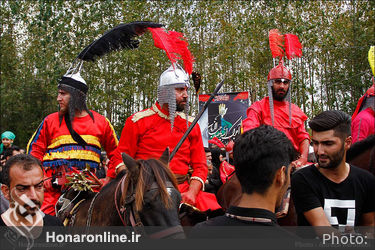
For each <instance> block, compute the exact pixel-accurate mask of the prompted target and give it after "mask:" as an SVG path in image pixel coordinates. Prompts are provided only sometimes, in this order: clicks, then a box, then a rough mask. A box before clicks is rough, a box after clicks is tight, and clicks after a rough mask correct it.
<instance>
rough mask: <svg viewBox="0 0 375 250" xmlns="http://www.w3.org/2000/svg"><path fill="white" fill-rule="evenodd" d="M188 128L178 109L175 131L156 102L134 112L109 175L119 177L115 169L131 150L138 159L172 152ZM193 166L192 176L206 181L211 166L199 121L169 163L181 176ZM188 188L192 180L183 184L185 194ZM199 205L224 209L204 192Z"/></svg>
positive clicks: (111, 162) (205, 207)
mask: <svg viewBox="0 0 375 250" xmlns="http://www.w3.org/2000/svg"><path fill="white" fill-rule="evenodd" d="M190 124H191V122H190V121H189V125H190ZM186 130H187V124H186V118H185V115H184V114H183V113H180V112H177V113H176V116H175V119H174V126H173V131H171V122H170V120H169V117H168V112H167V111H165V110H163V109H162V108H161V107H160V105H159V104H158V103H155V104H154V105H153V106H152V107H151V108H149V109H146V110H143V111H140V112H138V113H135V114H133V115H132V116H131V117H129V118H128V119H127V120H126V123H125V126H124V128H123V130H122V134H121V138H120V142H119V145H118V147H117V150H116V152H115V156H114V157H113V159H111V161H110V164H109V168H108V172H107V175H108V176H110V177H112V178H115V168H116V166H118V165H119V164H121V163H122V158H121V153H122V152H125V153H127V154H128V155H130V156H131V157H133V158H134V159H149V158H156V159H159V158H160V156H161V155H162V153H163V152H164V150H165V149H166V148H167V147H169V149H170V150H171V151H172V150H173V149H174V148H175V146H176V145H177V143H178V142H179V141H180V139H181V138H182V136H183V135H184V133H185V131H186ZM189 166H191V167H192V168H193V173H192V177H197V178H199V179H200V180H202V183H204V182H205V181H206V178H207V172H208V169H207V162H206V154H205V152H204V148H203V142H202V137H201V132H200V128H199V125H198V124H197V125H196V126H195V127H194V128H193V130H192V131H191V133H190V134H189V136H188V137H187V138H186V140H185V141H184V143H183V144H182V146H181V147H180V149H179V150H178V151H177V153H176V155H175V156H174V158H173V159H172V161H171V162H170V163H169V167H170V169H171V170H172V172H173V173H174V174H180V175H186V174H187V173H188V171H189ZM188 188H189V184H188V182H185V183H182V184H180V185H179V190H180V192H181V193H183V192H186V191H188ZM196 207H197V208H198V209H200V210H203V211H204V210H207V209H209V208H210V209H217V208H220V206H219V205H218V204H217V201H216V197H215V196H214V195H213V194H208V193H204V192H199V193H198V196H197V199H196Z"/></svg>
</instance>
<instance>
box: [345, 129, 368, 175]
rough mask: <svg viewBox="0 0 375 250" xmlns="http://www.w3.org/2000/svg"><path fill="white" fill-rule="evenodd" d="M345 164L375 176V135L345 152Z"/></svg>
mask: <svg viewBox="0 0 375 250" xmlns="http://www.w3.org/2000/svg"><path fill="white" fill-rule="evenodd" d="M346 162H347V163H350V164H352V165H354V166H357V167H359V168H362V169H365V170H368V171H370V173H372V174H373V175H375V135H370V136H368V137H367V138H366V139H364V140H362V141H358V142H356V143H354V144H353V145H352V146H351V147H350V148H349V150H348V151H347V152H346Z"/></svg>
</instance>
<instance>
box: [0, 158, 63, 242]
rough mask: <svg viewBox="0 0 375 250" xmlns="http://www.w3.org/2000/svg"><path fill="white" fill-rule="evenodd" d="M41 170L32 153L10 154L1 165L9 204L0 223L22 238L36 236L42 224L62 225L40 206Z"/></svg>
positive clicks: (4, 192) (42, 192) (41, 195)
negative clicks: (41, 209)
mask: <svg viewBox="0 0 375 250" xmlns="http://www.w3.org/2000/svg"><path fill="white" fill-rule="evenodd" d="M43 181H44V180H43V170H42V166H41V163H40V162H39V160H38V159H36V158H35V157H33V156H31V155H25V154H18V155H15V156H12V157H11V158H10V159H9V160H8V161H7V162H6V164H5V166H4V168H3V184H2V185H1V190H2V192H3V194H4V196H5V198H6V199H7V200H8V201H9V204H10V207H9V209H8V210H6V211H5V212H4V213H3V214H1V218H0V226H8V227H12V228H13V229H14V230H17V233H19V234H20V235H22V236H24V237H28V238H29V237H31V238H38V236H39V235H40V234H41V232H42V230H43V227H44V226H62V223H61V222H60V220H59V219H58V218H56V217H54V216H50V215H47V214H44V213H42V212H41V211H40V210H39V209H40V207H41V205H42V203H43V200H44V189H43Z"/></svg>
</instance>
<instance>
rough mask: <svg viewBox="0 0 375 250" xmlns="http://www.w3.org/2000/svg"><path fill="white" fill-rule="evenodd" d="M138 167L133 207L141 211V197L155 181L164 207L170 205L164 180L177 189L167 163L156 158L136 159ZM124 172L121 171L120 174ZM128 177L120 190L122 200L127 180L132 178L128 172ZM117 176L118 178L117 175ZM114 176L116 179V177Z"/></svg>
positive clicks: (175, 181) (126, 190)
mask: <svg viewBox="0 0 375 250" xmlns="http://www.w3.org/2000/svg"><path fill="white" fill-rule="evenodd" d="M137 164H138V167H139V176H138V178H137V183H136V184H135V185H134V188H135V190H136V192H135V208H136V210H137V211H141V210H142V207H143V197H144V194H145V192H146V191H147V190H148V189H149V188H150V187H151V185H152V184H153V183H154V182H156V183H157V185H158V188H159V194H160V197H161V201H162V203H163V205H164V206H165V207H166V208H170V207H171V204H172V203H171V202H170V196H169V194H168V191H167V187H166V185H165V184H166V182H167V181H170V182H171V183H172V185H173V186H174V188H176V189H178V184H177V180H176V178H175V176H174V175H173V173H172V172H171V170H170V169H169V167H168V166H167V165H165V164H164V163H162V162H161V161H159V160H157V159H149V160H137ZM124 174H125V173H122V176H123V175H124ZM128 174H129V177H127V178H126V180H125V183H124V190H122V197H121V201H122V202H124V201H125V199H126V196H127V193H128V187H129V182H130V180H132V176H131V173H130V172H128ZM117 178H120V177H119V176H117ZM117 178H116V179H117Z"/></svg>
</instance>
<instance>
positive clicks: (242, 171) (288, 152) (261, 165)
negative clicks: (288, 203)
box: [192, 125, 297, 237]
mask: <svg viewBox="0 0 375 250" xmlns="http://www.w3.org/2000/svg"><path fill="white" fill-rule="evenodd" d="M296 158H297V152H296V150H295V149H294V147H293V145H292V143H291V142H290V140H289V139H288V138H287V137H286V135H285V134H284V133H282V132H281V131H279V130H277V129H275V128H273V127H271V126H268V125H262V126H260V127H258V128H255V129H252V130H250V131H247V132H245V133H244V134H242V135H241V136H240V137H239V138H238V139H237V140H236V143H235V145H234V166H235V169H236V174H237V176H238V180H239V182H240V184H241V188H242V197H241V200H240V202H239V204H238V206H231V207H230V208H229V209H228V210H227V212H226V214H225V215H223V216H218V217H215V218H213V219H210V220H208V221H205V222H201V223H199V224H197V225H196V226H195V228H193V233H192V236H193V237H206V236H207V234H205V230H209V229H210V227H212V226H273V227H278V225H277V221H276V215H275V209H276V207H278V206H279V205H280V204H281V201H282V198H283V196H284V194H285V192H286V190H287V188H288V186H289V180H290V178H289V175H290V171H291V168H292V167H291V162H292V161H294V160H295V159H296ZM277 231H278V233H279V236H281V237H282V236H285V235H289V233H287V232H285V231H284V230H283V229H281V228H280V227H278V229H277ZM225 233H227V232H225ZM221 236H222V235H218V234H216V235H215V237H221Z"/></svg>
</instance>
